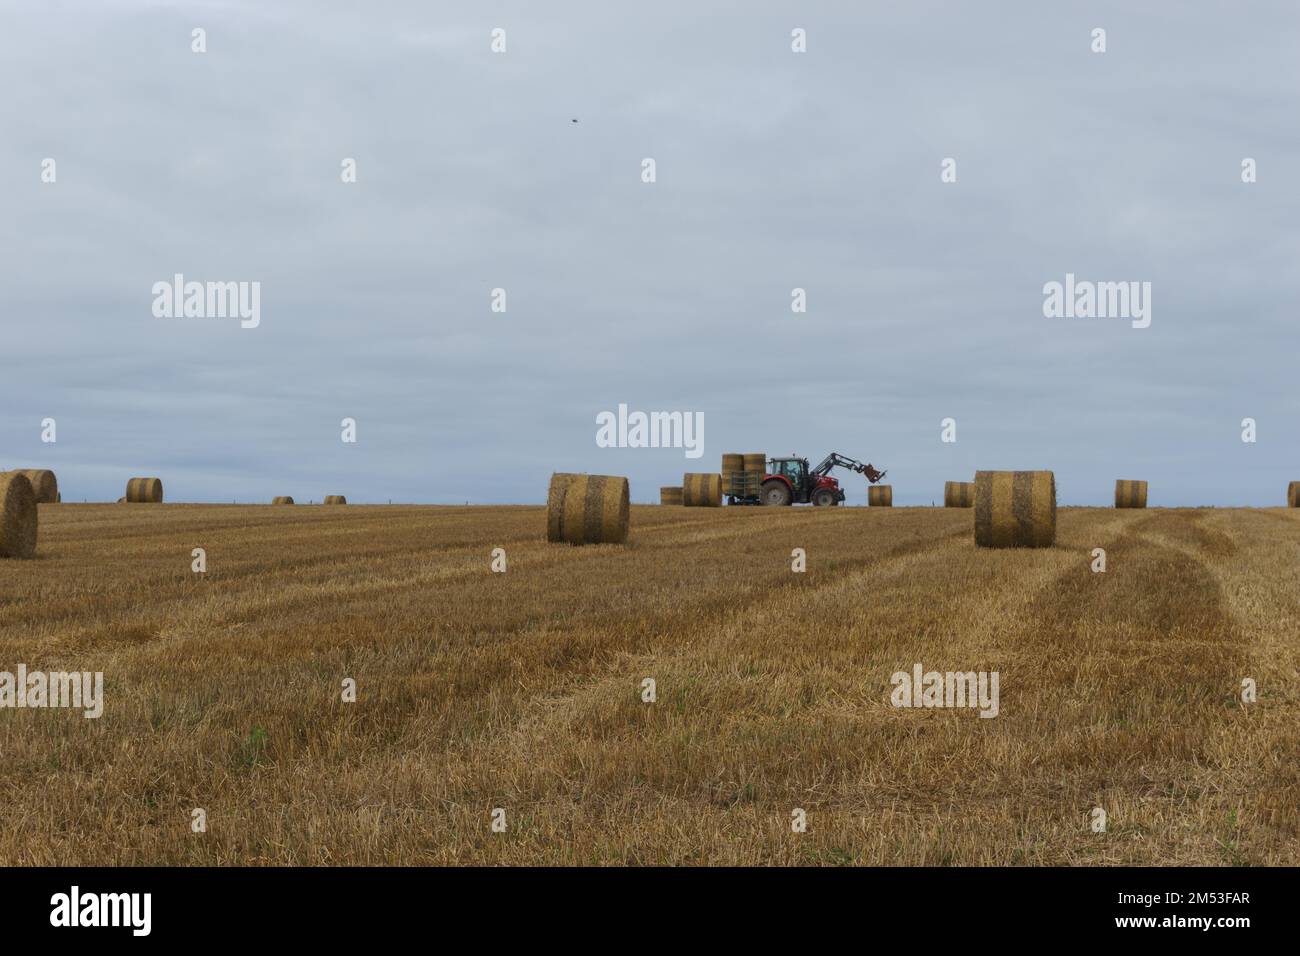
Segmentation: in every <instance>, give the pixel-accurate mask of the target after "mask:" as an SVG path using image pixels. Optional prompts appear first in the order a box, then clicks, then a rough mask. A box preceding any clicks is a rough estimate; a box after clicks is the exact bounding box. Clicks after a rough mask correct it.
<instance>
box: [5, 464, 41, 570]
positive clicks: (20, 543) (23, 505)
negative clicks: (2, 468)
mask: <svg viewBox="0 0 1300 956" xmlns="http://www.w3.org/2000/svg"><path fill="white" fill-rule="evenodd" d="M36 522H37V508H36V492H35V491H34V490H33V489H32V483H31V481H30V480H28V478H27V476H26V475H25V474H23V473H22V472H21V471H6V472H0V558H32V557H35V556H36Z"/></svg>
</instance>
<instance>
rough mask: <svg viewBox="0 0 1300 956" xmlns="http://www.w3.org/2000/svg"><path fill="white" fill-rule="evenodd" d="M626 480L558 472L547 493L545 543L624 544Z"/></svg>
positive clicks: (612, 476)
mask: <svg viewBox="0 0 1300 956" xmlns="http://www.w3.org/2000/svg"><path fill="white" fill-rule="evenodd" d="M627 524H628V490H627V479H626V478H620V477H617V476H614V475H572V474H565V473H563V472H556V473H555V474H553V475H551V486H550V488H549V489H548V491H547V493H546V540H547V541H551V542H556V543H559V542H563V543H567V544H622V543H623V542H625V541H626V540H627Z"/></svg>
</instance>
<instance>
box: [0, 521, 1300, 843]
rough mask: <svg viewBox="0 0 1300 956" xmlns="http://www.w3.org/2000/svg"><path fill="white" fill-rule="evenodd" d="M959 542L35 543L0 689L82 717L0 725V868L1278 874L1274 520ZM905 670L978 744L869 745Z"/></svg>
mask: <svg viewBox="0 0 1300 956" xmlns="http://www.w3.org/2000/svg"><path fill="white" fill-rule="evenodd" d="M971 520H972V518H971V512H970V511H969V510H956V509H942V508H894V509H874V510H872V509H865V508H862V509H857V508H854V509H848V508H837V509H811V508H795V509H789V508H788V509H766V508H762V509H760V508H750V509H745V508H734V509H726V508H724V509H682V508H659V507H642V506H634V508H633V513H632V535H631V539H630V542H629V544H628V546H627V547H617V546H594V547H585V548H571V547H568V546H557V545H548V544H546V543H545V541H544V540H543V534H544V529H545V517H544V513H543V509H541V508H532V507H517V508H512V507H403V506H391V507H387V506H386V507H365V506H353V505H349V506H347V507H342V508H324V507H320V506H315V507H313V506H295V507H270V506H260V507H253V506H218V505H158V506H150V505H71V504H65V505H41V515H40V521H41V538H40V548H39V557H38V559H37V560H35V561H4V562H0V670H9V671H14V670H15V669H16V668H17V665H18V664H19V663H23V664H26V665H27V667H28V668H29V669H44V670H89V671H102V672H103V673H104V682H105V684H104V696H105V706H104V714H103V716H102V717H101V718H99V719H97V720H88V719H85V718H84V717H83V716H82V715H81V713H80V712H77V711H67V710H48V709H47V710H32V709H23V710H17V709H4V710H0V766H2V767H3V771H2V772H0V863H3V864H4V865H18V864H67V865H72V864H77V865H86V864H379V863H395V864H612V863H632V864H699V863H712V864H929V865H934V864H940V865H941V864H975V865H985V864H987V865H1006V864H1077V865H1093V864H1253V865H1277V864H1289V865H1296V864H1298V863H1300V690H1298V686H1297V672H1298V670H1300V610H1298V606H1297V600H1296V592H1297V587H1296V585H1297V568H1296V558H1297V555H1298V554H1300V551H1298V549H1300V509H1294V510H1290V511H1288V510H1286V509H1266V510H1213V509H1204V510H1146V511H1115V510H1111V509H1068V508H1067V509H1062V510H1061V512H1060V515H1059V523H1058V535H1057V545H1056V547H1054V548H1051V549H1046V550H1038V551H987V550H977V549H976V548H975V547H974V544H973V542H972V536H971ZM197 547H201V548H204V549H205V550H206V552H207V562H208V570H207V572H206V574H202V575H199V574H195V573H193V572H192V571H191V561H192V560H193V559H192V557H191V551H192V549H194V548H197ZM494 548H503V549H505V552H506V560H507V562H508V570H507V571H506V572H505V573H493V572H492V571H491V569H490V562H491V552H492V549H494ZM793 548H803V549H804V550H805V551H806V553H807V572H806V573H803V574H796V573H792V572H791V550H792V549H793ZM1094 548H1104V549H1105V550H1106V558H1107V570H1106V572H1105V573H1102V574H1098V573H1093V572H1092V570H1091V569H1090V563H1091V561H1092V556H1091V552H1092V550H1093V549H1094ZM918 663H919V664H922V665H923V666H924V668H925V669H926V670H937V671H997V672H998V673H999V675H1000V704H999V714H998V716H997V717H996V718H993V719H982V718H980V717H979V715H978V713H977V711H975V710H969V709H967V710H925V709H904V708H895V707H893V706H891V703H890V691H891V690H892V688H891V685H890V676H891V675H892V674H893V673H894V672H895V671H908V672H910V671H911V670H912V669H913V667H914V665H916V664H918ZM345 678H352V679H354V680H355V681H356V686H357V700H356V702H355V703H345V702H343V701H342V700H341V695H342V686H343V681H344V680H345ZM646 678H652V679H653V680H654V681H655V683H656V691H657V700H656V701H655V702H653V703H647V702H644V701H643V700H642V682H643V681H644V680H645V679H646ZM1244 678H1253V679H1254V680H1255V681H1256V683H1257V686H1258V700H1257V702H1256V703H1253V704H1249V705H1247V704H1244V703H1243V702H1242V701H1241V685H1242V680H1243V679H1244ZM1097 807H1100V808H1102V809H1104V810H1105V812H1106V814H1107V830H1106V832H1104V833H1096V832H1093V830H1092V827H1091V820H1092V816H1091V815H1092V812H1093V809H1094V808H1097ZM195 808H202V809H203V810H204V811H205V812H206V819H207V831H206V832H204V833H195V832H193V830H192V827H191V821H192V814H193V811H194V810H195ZM494 808H503V809H504V810H505V821H506V826H507V829H506V831H505V832H504V833H499V832H493V829H492V826H491V822H492V811H493V809H494ZM795 808H802V809H803V810H805V811H806V814H807V831H806V832H803V833H795V832H792V829H791V812H792V810H794V809H795Z"/></svg>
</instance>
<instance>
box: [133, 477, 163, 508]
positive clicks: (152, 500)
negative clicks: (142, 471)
mask: <svg viewBox="0 0 1300 956" xmlns="http://www.w3.org/2000/svg"><path fill="white" fill-rule="evenodd" d="M126 500H127V501H129V502H131V503H132V504H141V503H147V504H159V503H160V502H161V501H162V500H163V486H162V479H161V478H132V479H131V480H130V481H128V482H127V483H126Z"/></svg>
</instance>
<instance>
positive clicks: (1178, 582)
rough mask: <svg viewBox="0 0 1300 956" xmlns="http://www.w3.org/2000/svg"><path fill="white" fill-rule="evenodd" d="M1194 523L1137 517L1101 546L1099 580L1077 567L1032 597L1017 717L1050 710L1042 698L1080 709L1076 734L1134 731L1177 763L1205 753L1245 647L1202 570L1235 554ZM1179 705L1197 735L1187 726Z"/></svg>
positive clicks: (1177, 516)
mask: <svg viewBox="0 0 1300 956" xmlns="http://www.w3.org/2000/svg"><path fill="white" fill-rule="evenodd" d="M1200 520H1201V519H1200V517H1199V516H1197V515H1196V514H1195V513H1187V512H1172V511H1171V512H1157V513H1155V514H1152V515H1150V516H1146V517H1143V518H1142V519H1141V520H1139V521H1137V522H1135V523H1133V524H1132V525H1130V527H1129V528H1128V529H1127V530H1126V531H1124V532H1123V533H1122V534H1121V535H1120V537H1119V538H1118V539H1117V540H1115V541H1113V542H1112V543H1111V544H1110V545H1109V546H1107V548H1106V564H1107V568H1106V572H1105V573H1093V572H1092V571H1091V569H1090V567H1089V566H1087V565H1080V566H1077V567H1075V568H1072V569H1070V570H1069V571H1068V572H1065V573H1062V574H1060V575H1058V576H1057V577H1056V578H1055V579H1054V580H1052V581H1051V582H1050V583H1049V584H1048V585H1047V586H1046V587H1045V588H1043V589H1042V590H1041V591H1040V592H1039V593H1038V594H1037V596H1036V597H1035V599H1034V601H1033V604H1032V612H1033V621H1034V624H1033V627H1034V629H1035V630H1036V631H1037V633H1025V634H1023V635H1022V637H1021V640H1022V641H1023V645H1022V654H1021V657H1020V661H1019V665H1018V667H1017V675H1016V677H1017V679H1016V680H1015V681H1014V684H1013V685H1012V687H1011V688H1010V689H1011V690H1012V691H1013V692H1015V693H1018V694H1020V695H1022V696H1023V704H1022V706H1023V707H1024V708H1026V709H1027V710H1030V711H1039V710H1047V711H1050V710H1051V709H1052V705H1051V703H1043V702H1042V699H1043V698H1044V697H1046V696H1049V695H1055V694H1066V695H1069V696H1070V697H1071V699H1077V700H1078V701H1079V703H1080V706H1079V707H1078V708H1076V710H1077V713H1078V717H1079V719H1080V720H1081V722H1083V723H1084V725H1086V726H1090V727H1092V728H1096V727H1097V726H1098V725H1101V726H1102V727H1104V728H1106V729H1110V730H1113V729H1115V728H1128V729H1130V730H1132V731H1133V732H1134V733H1135V734H1138V733H1139V732H1140V734H1141V735H1142V736H1144V737H1145V738H1146V745H1147V746H1150V747H1152V748H1153V749H1156V750H1160V751H1162V752H1163V753H1165V754H1166V755H1169V754H1170V753H1171V752H1172V753H1173V754H1176V755H1177V757H1178V758H1179V759H1193V758H1195V757H1196V756H1197V755H1198V754H1199V753H1200V752H1201V750H1203V749H1204V747H1203V744H1204V743H1205V742H1206V741H1207V739H1208V738H1207V735H1206V732H1205V728H1206V727H1207V726H1208V725H1210V724H1212V723H1214V722H1216V721H1217V719H1218V716H1219V715H1221V714H1222V713H1223V712H1224V708H1225V707H1226V706H1228V705H1229V704H1230V702H1231V698H1232V695H1233V692H1234V686H1235V685H1236V683H1237V681H1238V680H1239V676H1240V673H1241V668H1242V664H1243V662H1244V659H1245V650H1246V649H1245V647H1244V638H1243V635H1242V634H1241V632H1240V630H1239V629H1238V627H1237V626H1236V623H1235V622H1234V620H1233V618H1232V615H1231V613H1230V611H1229V609H1228V605H1227V602H1226V600H1225V598H1224V595H1223V591H1222V588H1221V586H1220V582H1219V579H1218V577H1217V576H1216V575H1215V573H1214V572H1213V570H1212V569H1211V567H1210V564H1209V562H1211V561H1214V560H1219V559H1223V558H1225V557H1230V556H1231V555H1232V554H1233V553H1235V545H1233V543H1232V541H1231V539H1230V538H1229V537H1228V536H1227V535H1223V534H1222V533H1219V532H1214V531H1212V530H1211V529H1206V528H1202V527H1200V526H1199V522H1200ZM1030 675H1034V676H1032V677H1031V676H1030ZM1026 678H1030V679H1026ZM1007 683H1008V682H1005V681H1004V685H1003V691H1004V695H1005V693H1006V691H1007V690H1008V686H1007ZM1189 705H1190V706H1191V707H1192V708H1193V711H1192V713H1193V714H1196V715H1199V717H1200V719H1199V720H1198V721H1196V723H1197V725H1198V727H1199V729H1195V728H1193V727H1192V726H1190V725H1189V724H1188V723H1187V713H1188V707H1189ZM1080 729H1083V726H1081V727H1080ZM1058 732H1059V731H1058ZM1129 743H1130V745H1136V743H1137V742H1136V741H1130V742H1129ZM1125 752H1126V753H1128V754H1129V756H1130V758H1131V756H1132V753H1133V752H1134V751H1133V750H1132V749H1131V746H1130V747H1129V748H1127V749H1126V751H1125ZM1117 757H1118V754H1117Z"/></svg>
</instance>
